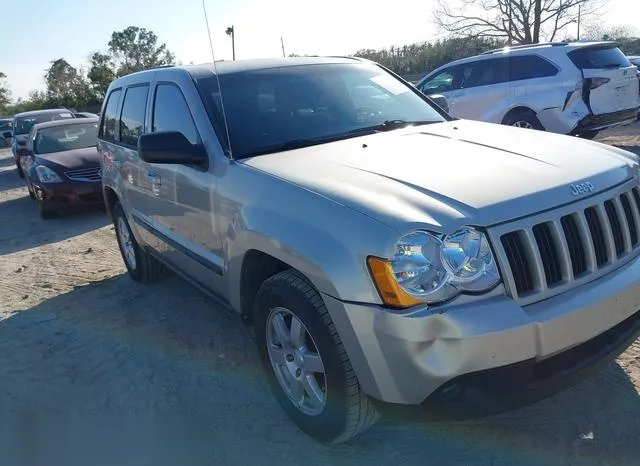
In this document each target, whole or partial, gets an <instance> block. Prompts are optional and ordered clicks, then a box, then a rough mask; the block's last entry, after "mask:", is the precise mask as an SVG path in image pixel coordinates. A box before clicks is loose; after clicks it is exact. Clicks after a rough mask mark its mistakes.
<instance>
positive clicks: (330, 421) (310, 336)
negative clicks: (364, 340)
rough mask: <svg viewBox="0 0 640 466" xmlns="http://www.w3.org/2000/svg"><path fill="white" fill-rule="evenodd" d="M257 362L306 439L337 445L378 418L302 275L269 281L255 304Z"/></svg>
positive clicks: (289, 272) (286, 273) (287, 274)
mask: <svg viewBox="0 0 640 466" xmlns="http://www.w3.org/2000/svg"><path fill="white" fill-rule="evenodd" d="M255 312H256V320H255V325H256V328H255V331H256V342H257V344H258V351H259V353H260V360H261V362H262V365H263V367H264V370H265V371H266V373H267V377H268V380H269V384H270V386H271V389H272V391H273V393H274V395H275V397H276V399H277V400H278V403H279V404H280V406H281V407H282V408H283V410H284V411H285V412H286V413H287V415H288V416H289V417H290V418H291V419H292V420H293V422H294V423H295V424H296V425H297V426H298V427H299V428H300V429H301V430H302V431H304V432H305V433H306V434H308V435H309V436H311V437H313V438H315V439H316V440H319V441H321V442H325V443H340V442H344V441H346V440H348V439H350V438H351V437H353V436H355V435H357V434H358V433H360V432H362V431H363V430H365V429H367V428H368V427H370V426H371V425H373V424H375V422H376V421H377V419H378V417H379V415H378V412H377V411H376V409H375V408H374V406H373V404H372V402H371V400H370V399H369V398H368V396H367V395H366V394H365V393H363V392H362V390H361V388H360V384H359V383H358V379H357V378H356V375H355V372H354V370H353V367H352V366H351V362H350V361H349V357H348V356H347V353H346V351H345V349H344V346H343V344H342V341H341V340H340V337H339V335H338V332H337V330H336V328H335V325H334V324H333V322H332V320H331V317H330V316H329V313H328V311H327V308H326V307H325V305H324V302H323V301H322V298H321V297H320V295H319V294H318V292H317V291H316V290H315V289H314V288H313V287H312V286H311V285H310V284H309V282H308V281H307V280H306V279H305V277H303V276H302V275H301V274H300V273H298V272H296V271H293V270H287V271H284V272H281V273H279V274H277V275H274V276H273V277H271V278H269V279H267V280H266V281H265V282H264V283H263V285H262V286H261V287H260V290H259V291H258V295H257V297H256V304H255Z"/></svg>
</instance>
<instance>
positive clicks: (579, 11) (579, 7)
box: [577, 5, 582, 40]
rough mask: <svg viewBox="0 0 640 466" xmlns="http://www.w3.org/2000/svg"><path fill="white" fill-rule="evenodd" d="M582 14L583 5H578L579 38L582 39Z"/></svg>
mask: <svg viewBox="0 0 640 466" xmlns="http://www.w3.org/2000/svg"><path fill="white" fill-rule="evenodd" d="M581 14H582V5H578V39H577V40H580V20H581Z"/></svg>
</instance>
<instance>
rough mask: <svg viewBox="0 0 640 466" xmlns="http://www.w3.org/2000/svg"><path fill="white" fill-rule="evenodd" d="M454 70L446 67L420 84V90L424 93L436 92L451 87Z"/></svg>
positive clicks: (445, 90)
mask: <svg viewBox="0 0 640 466" xmlns="http://www.w3.org/2000/svg"><path fill="white" fill-rule="evenodd" d="M453 78H454V70H453V69H452V68H449V69H446V70H443V71H441V72H440V73H438V74H437V75H435V76H434V77H433V78H431V79H429V80H428V81H425V82H424V83H423V84H422V87H421V89H420V90H421V91H422V92H424V93H426V94H437V93H438V92H447V91H450V90H452V89H453Z"/></svg>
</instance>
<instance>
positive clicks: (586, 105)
mask: <svg viewBox="0 0 640 466" xmlns="http://www.w3.org/2000/svg"><path fill="white" fill-rule="evenodd" d="M639 85H640V81H639V80H638V73H637V67H636V66H635V65H634V64H632V63H631V62H630V61H629V59H628V58H627V57H625V55H624V54H623V53H622V51H621V50H620V49H619V48H618V47H617V45H616V44H615V43H614V42H574V43H565V42H554V43H547V44H534V45H525V46H514V47H507V48H503V49H498V50H491V51H488V52H485V53H483V54H481V55H478V56H475V57H470V58H465V59H463V60H458V61H455V62H452V63H449V64H447V65H444V66H442V67H440V68H438V69H436V70H434V71H433V72H431V73H429V74H428V75H427V76H425V77H424V78H423V79H421V80H420V81H419V82H418V84H417V87H418V89H420V90H421V91H422V92H424V93H425V94H428V95H431V94H442V95H444V96H445V97H446V98H447V100H448V102H449V113H450V114H451V115H453V116H455V117H458V118H464V119H470V120H480V121H487V122H491V123H502V124H506V125H512V126H519V127H524V128H532V129H538V130H546V131H550V132H554V133H561V134H570V135H576V136H582V137H585V138H593V137H595V136H596V134H598V132H599V131H601V130H603V129H606V128H610V127H613V126H617V125H623V124H628V123H631V122H633V121H635V120H636V116H637V114H638V111H639V110H640V94H639V92H638V90H639Z"/></svg>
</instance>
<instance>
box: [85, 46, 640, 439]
mask: <svg viewBox="0 0 640 466" xmlns="http://www.w3.org/2000/svg"><path fill="white" fill-rule="evenodd" d="M527 50H528V49H527V48H520V49H517V50H514V51H513V52H505V51H502V52H492V53H489V54H486V55H484V56H483V57H482V58H479V59H477V63H481V62H483V63H481V65H482V67H480V68H479V69H478V70H475V71H474V70H473V69H472V70H471V71H470V72H467V71H465V70H466V69H467V63H469V64H470V65H472V68H473V67H475V66H476V61H474V60H470V61H469V62H464V63H463V68H461V69H458V68H456V67H457V66H459V65H458V64H456V65H452V67H451V68H449V69H450V71H448V73H449V74H448V75H446V76H443V70H440V71H436V74H434V75H433V77H432V78H427V80H425V81H424V82H423V83H422V86H421V88H422V89H425V83H427V85H426V89H427V91H428V92H431V91H438V92H444V93H451V92H453V89H454V88H455V89H456V90H461V89H464V90H465V91H466V90H467V89H469V90H470V91H471V90H472V89H474V91H473V92H474V93H475V92H477V91H478V89H477V88H479V87H482V86H488V87H491V86H492V84H490V83H492V82H493V81H495V80H496V79H497V75H496V74H495V73H496V69H494V68H493V65H491V66H490V67H484V66H485V65H486V64H487V63H488V62H487V61H492V60H494V59H495V60H499V59H505V58H506V59H507V63H506V69H507V70H509V69H511V72H512V73H515V72H517V73H520V77H522V78H523V79H522V81H524V82H525V84H526V85H525V86H524V87H523V88H521V87H520V86H518V87H516V86H510V85H509V86H507V88H508V89H510V90H508V91H504V89H502V88H501V87H500V85H498V84H496V86H497V89H496V91H495V95H494V97H493V99H488V100H487V101H486V102H492V103H494V104H495V105H494V106H497V105H498V104H497V103H496V102H500V105H502V106H503V107H504V109H503V112H506V113H504V114H503V115H502V116H496V117H492V118H494V120H495V121H497V122H505V121H507V122H510V123H511V127H508V126H502V125H497V124H491V123H487V122H480V121H472V120H464V119H455V118H453V117H451V116H450V115H449V114H447V113H446V112H444V111H443V110H442V108H440V107H439V106H436V105H435V104H434V102H433V101H432V100H431V99H429V98H428V97H427V96H426V95H425V94H423V93H422V92H421V91H419V90H418V89H416V88H415V87H414V86H412V85H410V84H409V83H407V82H406V81H404V80H402V79H400V78H398V77H397V76H396V75H394V74H393V73H391V72H389V71H388V70H386V69H385V68H383V67H381V66H379V65H377V64H375V63H372V62H369V61H367V60H363V59H358V58H336V57H333V58H318V57H298V58H288V59H277V60H249V61H234V62H221V63H219V64H217V65H216V66H215V67H213V66H211V65H201V66H184V67H183V66H175V67H164V68H159V69H154V70H148V71H143V72H138V73H134V74H131V75H128V76H125V77H122V78H119V79H117V80H115V81H114V82H112V83H111V85H110V86H109V88H108V90H107V94H106V99H105V102H104V104H103V109H102V117H101V120H100V124H99V130H98V153H99V160H100V164H101V167H102V173H103V178H102V189H103V195H104V199H105V203H106V207H107V211H108V212H109V215H110V216H111V217H112V220H113V223H114V227H115V232H116V238H117V241H118V245H119V248H120V251H121V254H122V258H123V261H124V264H125V265H126V268H127V271H128V273H129V275H130V276H131V277H132V278H133V279H134V280H136V281H139V282H152V281H155V280H157V279H159V278H161V277H162V275H163V271H164V270H165V269H167V268H168V269H171V270H174V271H176V272H177V273H178V274H179V275H181V276H183V277H185V278H186V279H188V280H189V281H190V282H191V283H193V284H194V285H195V286H196V287H198V288H199V289H201V290H203V291H204V292H206V293H208V294H209V295H211V296H212V297H213V298H214V299H215V300H216V302H217V303H218V305H219V306H220V307H224V308H228V309H231V310H233V311H235V312H237V313H238V314H240V316H241V317H242V319H243V321H244V322H246V324H247V325H250V326H252V328H253V331H254V334H255V340H256V344H257V349H258V352H259V355H260V360H261V363H262V366H263V368H264V370H265V372H266V374H267V376H268V380H269V383H270V386H271V389H272V390H273V393H274V395H275V398H276V399H277V400H278V402H279V403H280V405H281V406H282V408H283V410H284V411H285V412H286V413H287V414H288V415H289V416H290V418H291V419H292V420H293V421H294V422H295V423H296V424H297V425H298V426H299V427H300V429H302V430H303V431H304V432H306V433H308V434H309V435H311V436H313V437H314V438H316V439H318V440H321V441H323V442H332V443H335V442H341V441H344V440H347V439H349V438H350V437H352V436H353V435H356V434H357V433H359V432H361V431H363V430H364V429H366V428H367V427H369V426H371V425H372V424H374V423H375V422H376V420H377V419H378V417H379V415H380V414H381V413H382V414H384V413H386V412H387V410H393V409H398V408H399V407H402V408H404V409H408V410H410V411H411V412H413V413H421V414H422V415H421V417H422V418H427V419H440V420H442V419H464V418H469V417H478V416H483V415H487V414H491V413H495V412H499V411H504V410H507V409H512V408H514V407H517V406H521V405H523V404H528V403H531V402H533V401H536V400H538V399H541V398H544V397H547V396H550V395H551V394H553V393H555V392H557V391H559V390H561V389H563V388H566V387H568V386H570V385H572V384H574V383H576V382H577V381H579V380H581V379H583V378H585V377H586V376H588V375H589V374H592V373H593V372H595V371H597V370H599V369H600V368H602V367H604V365H606V364H608V363H609V362H610V361H612V360H614V359H615V357H617V355H619V354H620V353H621V352H623V351H624V350H625V349H626V348H627V347H628V346H629V345H630V344H631V343H632V342H633V341H634V340H635V339H636V337H637V336H638V335H639V334H640V312H639V309H640V280H639V277H640V163H639V160H638V157H637V156H635V155H634V154H632V153H629V152H626V151H624V150H620V149H617V148H614V147H609V146H606V145H603V144H600V143H597V142H594V141H588V140H584V139H580V138H575V137H567V136H564V135H560V134H553V133H554V131H555V132H561V133H567V134H572V133H576V132H577V133H584V132H585V131H597V130H599V129H600V128H603V127H605V126H607V125H610V124H617V123H621V122H625V121H627V119H628V118H631V116H632V112H636V111H637V107H638V102H637V95H638V92H637V91H638V82H637V79H636V78H635V70H634V67H631V66H629V65H628V63H627V61H626V59H624V57H621V56H620V54H619V53H618V51H617V49H615V48H612V47H610V46H609V45H598V46H594V47H591V46H577V45H576V46H573V45H571V46H570V45H561V46H540V47H539V48H538V49H536V48H531V50H530V52H532V53H531V54H526V53H524V52H525V51H527ZM538 53H540V55H538ZM543 53H544V56H543V55H542V54H543ZM562 54H564V59H562ZM519 58H524V61H523V62H522V63H520V64H519V65H518V66H516V67H514V66H512V67H511V68H509V66H508V65H509V63H511V65H513V64H514V63H515V64H517V63H519V62H520V60H519ZM556 60H557V61H556ZM484 62H487V63H484ZM538 64H540V67H538ZM478 66H480V65H478ZM496 66H497V67H498V69H503V68H502V67H504V66H505V63H502V64H501V63H496ZM445 71H446V70H445ZM480 71H481V72H480ZM478 73H479V74H478ZM536 73H537V74H536ZM554 73H555V74H554ZM532 74H533V76H532ZM630 74H631V75H630ZM547 75H549V76H547ZM507 76H509V72H507ZM511 76H513V75H511ZM554 76H556V77H554ZM500 79H501V80H502V79H504V78H500ZM547 80H549V81H551V83H549V82H547ZM470 82H472V83H475V84H474V85H473V86H472V85H470V84H469V83H470ZM503 82H508V81H503ZM556 88H558V89H559V91H558V90H557V89H556ZM500 96H501V97H500ZM449 97H450V98H451V101H452V112H453V113H454V114H455V113H456V112H458V111H461V112H462V111H465V109H466V108H467V106H468V107H470V108H473V109H474V111H476V112H477V113H475V114H474V116H475V117H478V116H480V117H482V118H483V119H487V118H485V117H486V115H493V114H496V115H497V113H498V112H493V113H491V112H490V111H488V110H487V109H485V108H484V107H482V108H480V106H477V105H475V104H474V102H475V101H474V100H473V99H471V97H470V96H469V95H466V97H469V99H468V100H462V101H456V100H455V99H456V97H455V95H453V94H449ZM466 97H465V98H466ZM520 97H522V99H524V100H521V101H520V100H518V99H520ZM528 97H531V99H528ZM560 98H561V99H560ZM478 99H480V97H478ZM556 99H560V100H559V101H557V100H556ZM514 101H515V102H524V103H526V104H527V105H530V107H527V109H528V110H527V111H526V112H525V111H524V110H522V109H523V108H524V107H523V105H524V104H520V105H519V106H516V107H513V105H514V104H513V102H514ZM460 102H466V103H460ZM483 102H484V100H483ZM508 102H512V103H510V104H509V103H508ZM541 102H544V103H541ZM534 104H536V106H534ZM538 104H539V105H538ZM512 107H513V108H520V109H521V110H517V111H513V108H512ZM492 108H493V107H492ZM508 109H511V110H508ZM533 112H536V113H533ZM507 115H509V118H510V119H508V120H505V118H506V117H507ZM634 115H635V113H634ZM539 125H541V126H542V128H544V129H549V130H550V131H548V132H537V131H531V130H530V129H523V128H529V127H531V126H533V127H536V126H539ZM545 125H546V126H545ZM539 129H541V128H539Z"/></svg>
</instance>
